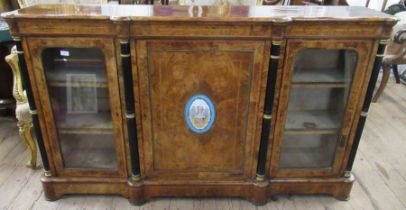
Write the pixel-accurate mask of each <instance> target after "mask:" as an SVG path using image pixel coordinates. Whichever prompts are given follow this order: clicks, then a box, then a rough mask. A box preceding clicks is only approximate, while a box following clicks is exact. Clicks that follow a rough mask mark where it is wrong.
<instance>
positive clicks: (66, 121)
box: [58, 112, 113, 134]
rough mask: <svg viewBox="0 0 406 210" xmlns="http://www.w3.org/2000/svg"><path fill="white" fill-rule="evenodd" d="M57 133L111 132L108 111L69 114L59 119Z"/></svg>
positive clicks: (111, 126)
mask: <svg viewBox="0 0 406 210" xmlns="http://www.w3.org/2000/svg"><path fill="white" fill-rule="evenodd" d="M59 122H60V123H59V124H58V130H59V133H76V134H108V133H113V124H112V120H111V116H110V113H108V112H106V113H96V114H69V115H67V116H65V117H64V118H63V120H60V121H59Z"/></svg>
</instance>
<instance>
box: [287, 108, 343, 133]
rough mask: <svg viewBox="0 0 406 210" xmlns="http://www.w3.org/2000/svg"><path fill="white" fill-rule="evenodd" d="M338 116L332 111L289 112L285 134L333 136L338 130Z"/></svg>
mask: <svg viewBox="0 0 406 210" xmlns="http://www.w3.org/2000/svg"><path fill="white" fill-rule="evenodd" d="M340 119H341V118H340V115H339V114H337V113H333V111H332V110H310V111H289V113H288V116H287V119H286V125H285V132H284V133H285V134H291V135H294V134H334V133H337V132H338V130H339V129H340V126H341V122H340Z"/></svg>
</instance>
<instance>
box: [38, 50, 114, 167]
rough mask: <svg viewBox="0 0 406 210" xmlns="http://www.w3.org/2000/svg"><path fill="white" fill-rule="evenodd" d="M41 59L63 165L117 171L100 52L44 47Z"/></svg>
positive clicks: (107, 93)
mask: <svg viewBox="0 0 406 210" xmlns="http://www.w3.org/2000/svg"><path fill="white" fill-rule="evenodd" d="M42 62H43V65H44V71H45V76H46V79H47V84H48V92H49V96H50V100H51V105H52V109H53V110H52V111H53V113H54V119H55V125H56V128H57V134H58V139H59V145H60V148H61V153H62V158H63V164H64V167H65V168H99V169H117V167H118V164H117V155H116V151H115V141H114V139H115V138H114V130H113V123H112V118H111V111H110V102H109V92H108V85H107V75H106V67H105V60H104V54H103V53H102V51H101V50H99V49H96V48H46V49H44V50H43V52H42Z"/></svg>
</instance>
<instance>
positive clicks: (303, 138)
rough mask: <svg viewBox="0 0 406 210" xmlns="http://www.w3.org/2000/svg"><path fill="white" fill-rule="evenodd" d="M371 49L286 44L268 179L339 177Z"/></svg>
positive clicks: (366, 45)
mask: <svg viewBox="0 0 406 210" xmlns="http://www.w3.org/2000/svg"><path fill="white" fill-rule="evenodd" d="M371 45H372V42H369V41H355V40H352V41H339V40H333V41H303V40H300V41H299V40H289V41H288V45H287V52H286V53H287V59H286V60H285V72H284V75H283V78H284V79H283V84H282V92H281V99H280V100H281V103H280V104H281V105H280V106H279V110H278V115H277V117H278V119H277V121H278V123H277V125H276V128H275V139H276V141H275V144H274V146H273V152H272V166H271V176H273V177H305V176H312V177H315V176H316V177H317V176H332V175H337V174H339V173H340V167H341V164H342V159H343V157H344V154H345V152H346V151H345V148H346V146H347V143H348V141H349V136H350V133H351V129H352V121H353V119H354V113H355V112H356V111H357V110H359V109H360V103H359V102H360V98H359V97H358V95H359V93H360V92H361V88H362V84H363V81H364V78H365V75H366V69H368V68H367V65H368V60H369V59H368V58H369V52H370V48H371Z"/></svg>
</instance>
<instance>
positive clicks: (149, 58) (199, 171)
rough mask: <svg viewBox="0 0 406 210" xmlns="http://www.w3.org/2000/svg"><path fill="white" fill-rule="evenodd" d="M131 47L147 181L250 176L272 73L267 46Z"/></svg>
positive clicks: (247, 43) (140, 44)
mask: <svg viewBox="0 0 406 210" xmlns="http://www.w3.org/2000/svg"><path fill="white" fill-rule="evenodd" d="M132 44H133V46H134V44H135V45H136V49H133V51H134V50H136V52H133V53H132V54H133V63H134V60H137V63H136V64H134V65H136V66H137V69H138V72H136V71H134V78H135V80H134V84H139V86H137V88H138V90H136V91H135V92H136V98H137V99H138V102H139V103H137V105H136V106H137V107H138V108H137V110H138V112H137V115H138V116H137V119H138V122H140V121H141V123H138V124H139V125H140V126H139V129H138V130H139V131H140V130H142V132H139V133H138V136H139V139H141V140H140V142H139V144H140V150H141V151H140V156H141V161H142V164H141V166H142V171H143V173H144V175H146V176H147V177H149V178H155V179H160V178H165V179H166V178H170V179H177V178H179V179H181V178H183V179H184V178H190V179H212V180H216V179H217V180H218V179H221V178H226V179H234V180H237V179H243V178H248V177H252V176H253V175H254V174H255V168H256V160H257V150H258V145H259V140H258V137H259V133H258V132H257V131H258V128H259V126H258V125H260V122H261V118H260V114H259V113H258V112H260V110H261V109H259V105H260V104H261V102H260V101H261V100H262V98H263V96H261V97H260V93H261V90H262V89H263V86H264V82H265V81H263V78H266V73H267V71H266V69H267V63H266V62H264V61H265V60H267V59H268V57H267V56H265V55H268V54H269V51H268V52H264V49H266V48H264V46H265V42H264V41H258V42H256V41H173V40H171V41H159V40H156V41H137V43H134V42H133V43H132ZM268 50H269V49H268ZM134 55H136V56H134ZM135 57H136V59H135ZM137 73H138V74H137ZM199 115H200V118H199ZM140 119H141V120H140ZM140 127H141V128H140Z"/></svg>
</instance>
